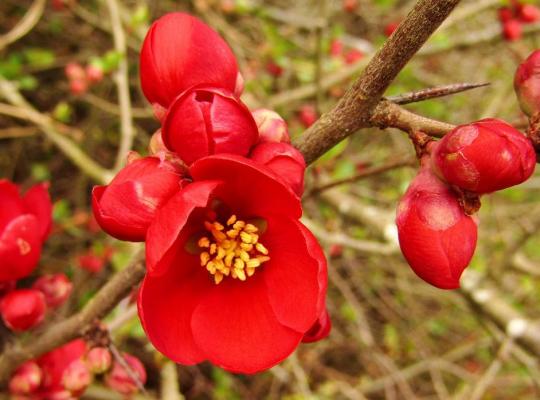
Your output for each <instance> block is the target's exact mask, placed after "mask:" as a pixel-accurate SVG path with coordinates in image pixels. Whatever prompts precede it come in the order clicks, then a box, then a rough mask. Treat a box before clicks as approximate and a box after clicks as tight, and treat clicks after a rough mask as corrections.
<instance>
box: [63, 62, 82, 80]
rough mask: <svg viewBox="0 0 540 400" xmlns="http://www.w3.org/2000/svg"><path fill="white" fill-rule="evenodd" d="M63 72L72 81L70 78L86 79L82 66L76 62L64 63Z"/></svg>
mask: <svg viewBox="0 0 540 400" xmlns="http://www.w3.org/2000/svg"><path fill="white" fill-rule="evenodd" d="M64 72H65V74H66V77H67V78H68V79H69V80H70V81H72V80H82V81H85V80H86V72H85V70H84V68H83V66H82V65H81V64H79V63H76V62H70V63H67V64H66V67H65V68H64Z"/></svg>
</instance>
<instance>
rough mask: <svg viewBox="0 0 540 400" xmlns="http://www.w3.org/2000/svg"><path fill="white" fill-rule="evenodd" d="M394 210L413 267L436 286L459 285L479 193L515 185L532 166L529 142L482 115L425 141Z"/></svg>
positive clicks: (467, 258) (473, 241) (469, 252)
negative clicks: (415, 171) (425, 150)
mask: <svg viewBox="0 0 540 400" xmlns="http://www.w3.org/2000/svg"><path fill="white" fill-rule="evenodd" d="M428 153H430V154H427V155H425V156H424V157H423V158H422V160H421V168H420V171H419V173H418V175H417V176H416V177H415V178H414V180H413V181H412V183H411V185H410V186H409V188H408V190H407V192H406V193H405V196H404V197H403V198H402V200H401V201H400V203H399V206H398V210H397V220H396V223H397V227H398V234H399V243H400V247H401V250H402V252H403V255H404V256H405V258H406V259H407V261H408V263H409V265H410V266H411V268H412V269H413V270H414V272H415V273H416V274H417V275H418V276H420V277H421V278H422V279H424V280H425V281H427V282H429V283H431V284H432V285H434V286H436V287H439V288H442V289H455V288H458V287H459V278H460V276H461V273H462V272H463V270H464V269H465V268H466V267H467V265H468V264H469V262H470V260H471V258H472V256H473V253H474V250H475V247H476V239H477V220H476V218H475V217H472V216H471V215H469V214H472V213H473V212H474V211H476V209H477V208H478V207H479V196H480V195H484V194H487V193H492V192H494V191H497V190H502V189H505V188H508V187H510V186H514V185H518V184H520V183H522V182H524V181H525V180H527V179H528V178H529V177H530V176H531V175H532V173H533V172H534V167H535V165H536V155H535V152H534V149H533V147H532V145H531V142H530V141H529V140H528V139H527V138H526V137H525V136H524V135H523V134H521V132H519V131H517V130H516V129H515V128H513V127H512V126H511V125H509V124H507V123H506V122H504V121H501V120H497V119H484V120H481V121H477V122H474V123H470V124H466V125H461V126H458V127H456V128H455V129H454V130H452V131H451V132H449V133H448V134H447V135H446V136H445V137H444V138H443V139H442V140H440V141H438V142H437V143H430V144H429V145H428Z"/></svg>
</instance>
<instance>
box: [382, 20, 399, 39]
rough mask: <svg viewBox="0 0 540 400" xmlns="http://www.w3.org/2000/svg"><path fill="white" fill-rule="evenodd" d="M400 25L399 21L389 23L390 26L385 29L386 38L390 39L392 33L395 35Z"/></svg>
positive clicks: (387, 25)
mask: <svg viewBox="0 0 540 400" xmlns="http://www.w3.org/2000/svg"><path fill="white" fill-rule="evenodd" d="M399 24H400V22H399V21H395V22H389V23H388V24H386V26H385V27H384V34H385V36H387V37H390V36H391V35H392V33H394V31H395V30H396V29H397V28H398V26H399Z"/></svg>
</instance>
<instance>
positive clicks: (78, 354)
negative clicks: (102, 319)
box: [9, 339, 146, 400]
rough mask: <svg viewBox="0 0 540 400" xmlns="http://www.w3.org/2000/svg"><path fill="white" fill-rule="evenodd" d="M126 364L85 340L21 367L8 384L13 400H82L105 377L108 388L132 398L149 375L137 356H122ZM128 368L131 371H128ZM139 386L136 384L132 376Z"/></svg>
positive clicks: (53, 351)
mask: <svg viewBox="0 0 540 400" xmlns="http://www.w3.org/2000/svg"><path fill="white" fill-rule="evenodd" d="M122 357H123V358H124V362H125V364H123V363H121V362H119V361H117V360H113V357H112V355H111V352H110V351H109V350H108V349H107V348H104V347H93V348H89V346H88V345H87V344H86V343H85V342H84V341H83V340H82V339H76V340H73V341H71V342H69V343H67V344H65V345H63V346H61V347H58V348H56V349H54V350H52V351H50V352H48V353H46V354H44V355H42V356H41V357H39V358H38V359H36V360H30V361H27V362H25V363H24V364H22V365H21V366H19V367H18V368H17V369H16V370H15V372H14V373H13V374H12V376H11V379H10V381H9V392H10V394H11V395H12V397H11V398H13V399H20V400H65V399H76V398H79V397H80V396H81V395H82V394H83V393H84V391H85V390H86V388H87V387H88V386H89V385H90V383H92V381H93V380H94V379H95V378H96V377H97V376H98V375H103V381H104V383H105V385H107V386H108V387H110V388H111V389H113V390H114V391H116V392H118V393H120V394H122V395H125V396H129V395H131V394H134V393H135V392H137V391H138V385H140V384H144V383H145V382H146V371H145V369H144V366H143V365H142V363H141V362H140V361H139V360H138V359H137V358H136V357H134V356H132V355H129V354H125V353H124V354H122ZM124 365H127V366H128V367H129V369H130V371H126V369H125V368H124ZM134 375H135V376H136V377H137V379H138V382H135V381H134V379H133V376H134Z"/></svg>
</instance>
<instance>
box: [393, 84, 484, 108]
mask: <svg viewBox="0 0 540 400" xmlns="http://www.w3.org/2000/svg"><path fill="white" fill-rule="evenodd" d="M488 85H490V83H489V82H487V83H454V84H452V85H444V86H436V87H433V88H428V89H422V90H418V91H415V92H410V93H404V94H400V95H398V96H392V97H387V98H386V100H388V101H391V102H392V103H396V104H400V105H403V104H409V103H416V102H419V101H424V100H429V99H436V98H438V97H444V96H449V95H452V94H456V93H461V92H465V91H467V90H471V89H476V88H480V87H484V86H488Z"/></svg>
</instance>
